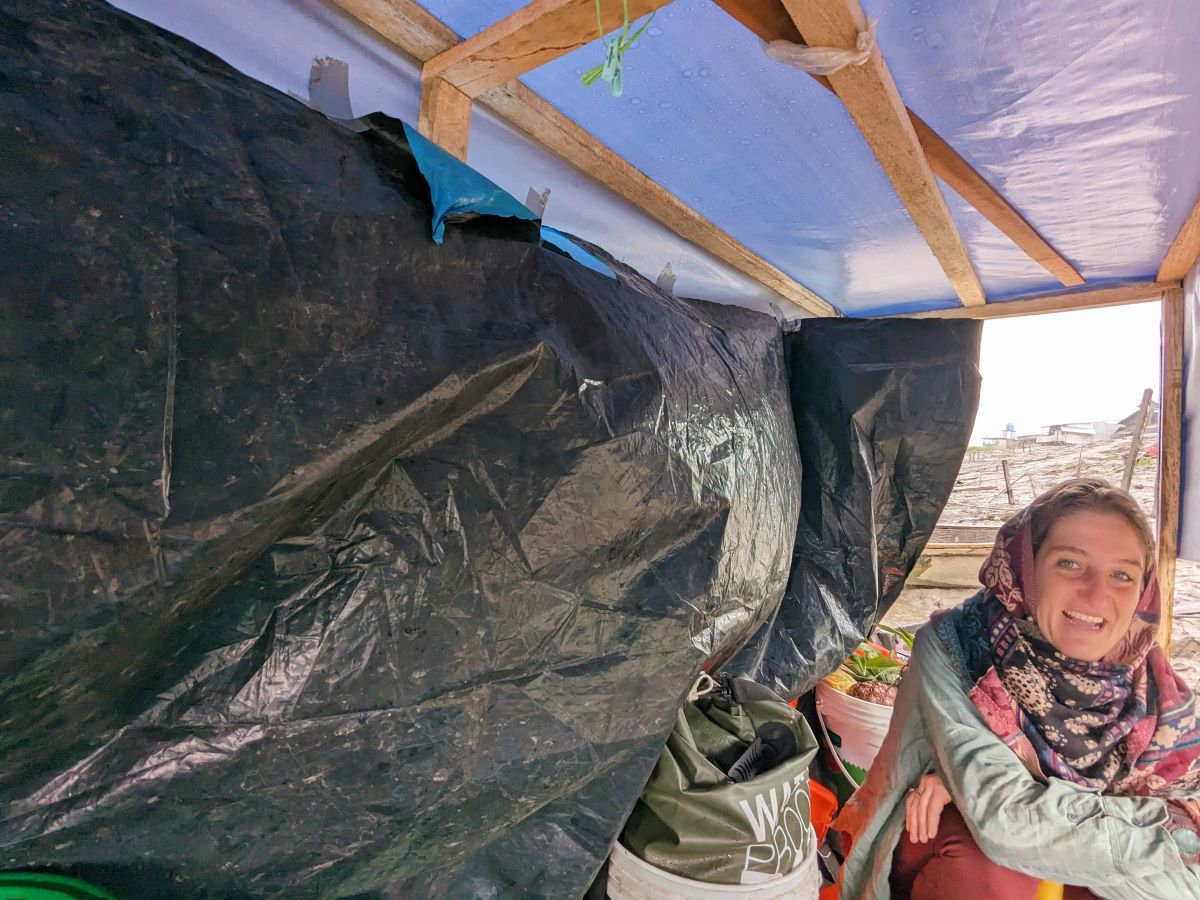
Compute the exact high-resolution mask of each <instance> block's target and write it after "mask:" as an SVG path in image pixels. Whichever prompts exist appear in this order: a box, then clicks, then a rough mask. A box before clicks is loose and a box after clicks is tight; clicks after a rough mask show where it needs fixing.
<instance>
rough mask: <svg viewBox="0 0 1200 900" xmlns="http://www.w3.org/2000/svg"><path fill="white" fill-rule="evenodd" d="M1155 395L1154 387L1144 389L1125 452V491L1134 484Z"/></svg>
mask: <svg viewBox="0 0 1200 900" xmlns="http://www.w3.org/2000/svg"><path fill="white" fill-rule="evenodd" d="M1153 396H1154V389H1153V388H1146V390H1144V391H1142V405H1141V406H1140V407H1138V415H1137V419H1135V420H1134V423H1133V437H1132V438H1131V439H1130V441H1129V452H1128V453H1126V454H1125V474H1123V475H1122V476H1121V490H1123V491H1127V490H1129V485H1131V484H1133V469H1134V466H1136V465H1137V461H1138V457H1139V456H1141V455H1142V433H1143V432H1144V431H1145V430H1146V415H1147V414H1148V413H1149V412H1150V398H1151V397H1153ZM1080 452H1081V453H1082V451H1080Z"/></svg>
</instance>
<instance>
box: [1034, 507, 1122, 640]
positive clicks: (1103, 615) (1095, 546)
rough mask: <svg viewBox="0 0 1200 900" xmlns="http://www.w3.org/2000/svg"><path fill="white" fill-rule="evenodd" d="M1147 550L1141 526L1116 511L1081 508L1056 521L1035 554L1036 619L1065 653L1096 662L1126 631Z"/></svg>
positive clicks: (1045, 632)
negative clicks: (1137, 528) (1140, 537)
mask: <svg viewBox="0 0 1200 900" xmlns="http://www.w3.org/2000/svg"><path fill="white" fill-rule="evenodd" d="M1144 555H1145V554H1144V551H1143V550H1142V545H1141V542H1140V541H1138V536H1137V532H1135V531H1134V530H1133V526H1131V525H1130V524H1129V522H1127V521H1126V520H1125V519H1124V518H1123V517H1122V516H1119V515H1117V514H1116V513H1107V512H1095V511H1092V510H1080V511H1078V512H1073V513H1069V514H1067V515H1065V516H1063V517H1062V518H1060V519H1059V520H1058V521H1057V522H1055V523H1054V524H1053V525H1052V526H1050V531H1049V532H1048V533H1047V535H1046V539H1045V541H1044V542H1043V543H1042V546H1041V548H1040V549H1039V550H1038V554H1037V559H1036V560H1035V567H1034V571H1035V575H1034V577H1035V579H1036V582H1035V584H1036V590H1037V611H1036V613H1035V619H1036V620H1037V624H1038V627H1039V628H1040V629H1041V630H1042V634H1044V635H1045V636H1046V638H1047V639H1048V640H1049V641H1050V643H1051V644H1053V645H1054V646H1055V648H1056V649H1057V650H1058V651H1059V652H1060V653H1063V654H1065V655H1067V656H1070V657H1073V658H1075V659H1081V660H1085V661H1087V662H1095V661H1096V660H1098V659H1100V658H1101V657H1103V656H1104V654H1106V653H1108V651H1109V650H1111V649H1112V648H1113V647H1115V646H1116V645H1117V642H1118V641H1120V640H1121V638H1122V637H1124V636H1125V633H1126V632H1127V631H1128V630H1129V623H1130V622H1131V621H1132V620H1133V613H1134V610H1135V609H1136V608H1137V603H1138V597H1139V596H1140V595H1141V592H1142V577H1143V575H1144V572H1143V569H1142V565H1143V562H1142V561H1143V558H1144Z"/></svg>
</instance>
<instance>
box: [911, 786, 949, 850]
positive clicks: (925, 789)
mask: <svg viewBox="0 0 1200 900" xmlns="http://www.w3.org/2000/svg"><path fill="white" fill-rule="evenodd" d="M949 804H950V792H949V791H947V790H946V786H945V785H944V784H942V779H941V778H939V777H938V776H937V775H936V774H934V773H931V774H929V775H922V776H921V780H920V781H919V782H918V783H917V786H916V787H915V788H910V789H909V791H908V795H907V796H906V798H905V801H904V824H905V825H906V826H907V828H908V839H909V840H910V841H912V842H913V843H914V844H924V843H926V842H928V841H931V840H933V837H934V835H936V834H937V831H938V824H939V823H940V822H941V821H942V810H943V809H945V808H946V807H947V806H948V805H949Z"/></svg>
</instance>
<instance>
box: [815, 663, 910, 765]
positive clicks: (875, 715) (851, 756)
mask: <svg viewBox="0 0 1200 900" xmlns="http://www.w3.org/2000/svg"><path fill="white" fill-rule="evenodd" d="M817 715H818V716H819V717H820V718H821V720H822V724H823V725H824V727H826V728H827V729H828V730H829V731H830V732H831V733H832V735H834V736H836V737H837V739H838V740H839V741H840V742H841V746H838V747H834V748H832V749H833V750H834V752H836V753H837V755H838V757H839V758H840V759H841V760H842V762H844V763H846V765H847V766H853V767H854V768H855V769H858V770H859V772H861V773H862V774H863V775H865V774H866V771H867V769H869V768H871V763H873V762H875V757H876V756H877V755H878V753H879V748H880V747H881V746H882V745H883V739H884V737H885V736H886V735H887V730H888V725H890V724H891V721H892V708H891V707H890V706H884V705H883V704H882V703H870V702H868V701H866V700H859V699H858V698H857V697H851V696H850V695H849V694H843V693H842V692H841V691H839V690H837V689H835V688H831V687H830V686H829V685H827V684H825V682H820V683H819V684H818V685H817ZM851 774H855V775H857V774H858V773H855V772H854V771H853V769H852V770H851ZM855 781H857V782H860V783H861V781H862V777H856V778H855Z"/></svg>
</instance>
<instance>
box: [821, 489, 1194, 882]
mask: <svg viewBox="0 0 1200 900" xmlns="http://www.w3.org/2000/svg"><path fill="white" fill-rule="evenodd" d="M1154 558H1155V554H1154V540H1153V535H1152V532H1151V531H1150V527H1149V525H1148V524H1147V522H1146V519H1145V516H1144V515H1143V513H1142V512H1141V509H1140V508H1139V507H1138V506H1137V504H1136V503H1135V502H1134V500H1133V499H1132V498H1131V497H1130V496H1129V495H1128V494H1126V493H1125V492H1123V491H1120V490H1117V489H1116V488H1113V487H1111V486H1110V485H1108V484H1107V483H1105V482H1103V481H1099V480H1096V479H1077V480H1075V481H1070V482H1066V483H1065V484H1062V485H1059V486H1058V487H1056V488H1053V489H1052V490H1050V491H1048V492H1047V493H1045V494H1043V495H1042V496H1040V497H1039V498H1037V499H1036V500H1035V501H1034V502H1033V503H1032V504H1030V506H1029V507H1027V508H1026V509H1024V510H1023V511H1022V512H1020V513H1019V514H1018V515H1016V516H1014V517H1013V518H1012V519H1011V520H1010V521H1009V522H1007V523H1006V524H1005V526H1004V527H1003V528H1002V529H1001V530H1000V533H999V535H998V536H997V539H996V546H995V548H994V549H993V551H992V553H991V555H990V556H989V557H988V559H987V561H986V562H985V563H984V565H983V567H982V569H981V570H980V581H981V582H982V583H983V589H982V590H981V591H980V592H979V593H978V594H976V595H975V596H974V597H972V598H971V599H970V600H968V601H966V602H965V603H964V604H963V605H962V606H960V607H958V608H956V609H953V610H949V611H947V612H946V613H944V614H942V615H940V616H938V617H936V618H935V619H934V620H933V622H932V623H931V625H930V626H929V627H927V628H925V629H923V630H922V631H921V633H920V634H919V635H918V637H917V641H916V646H915V648H914V653H913V662H912V667H911V669H910V671H909V673H908V674H907V675H906V676H905V678H904V679H903V681H902V682H901V684H900V691H899V695H898V697H897V700H896V707H895V713H894V715H893V718H892V725H891V731H890V733H889V735H888V740H887V741H886V742H885V744H884V747H883V751H882V752H881V754H880V756H879V757H878V758H877V760H876V764H875V766H873V767H872V769H871V772H870V775H869V777H868V779H867V782H866V783H865V784H864V785H863V787H862V789H861V790H860V791H859V792H858V793H856V794H855V795H854V797H852V798H851V800H850V802H849V803H848V804H847V806H846V809H845V810H844V811H843V812H842V815H841V816H840V817H839V818H838V820H837V821H836V822H835V823H834V827H835V828H837V829H839V830H841V831H843V832H845V833H847V834H848V835H849V836H850V837H851V838H852V839H853V846H852V849H851V851H850V854H849V856H848V858H847V860H846V865H845V867H844V870H843V883H842V896H852V897H866V898H885V897H889V896H895V897H902V898H914V900H922V898H934V897H947V896H958V895H969V896H972V897H979V898H1006V900H1020V898H1027V900H1033V898H1034V896H1035V895H1036V894H1037V891H1038V886H1039V881H1040V880H1042V879H1045V880H1048V881H1054V882H1059V883H1062V884H1066V885H1068V887H1067V889H1066V896H1067V897H1068V898H1075V897H1091V896H1093V894H1092V893H1091V892H1092V891H1095V892H1096V893H1097V894H1100V895H1101V896H1104V897H1107V898H1115V900H1121V898H1135V897H1136V898H1143V900H1144V898H1153V897H1161V898H1164V900H1165V898H1178V897H1200V868H1198V863H1200V836H1198V835H1200V722H1198V721H1197V710H1196V705H1195V700H1194V698H1193V696H1192V694H1191V692H1190V691H1189V690H1188V689H1187V688H1186V686H1185V685H1184V684H1183V682H1182V681H1181V680H1180V679H1179V678H1178V677H1177V676H1176V675H1175V674H1174V672H1173V671H1172V670H1171V667H1170V664H1169V663H1168V662H1167V659H1166V656H1165V654H1164V653H1163V651H1162V648H1161V647H1159V646H1157V645H1156V644H1155V642H1154V640H1155V635H1156V632H1157V627H1158V618H1159V595H1158V583H1157V579H1156V578H1155V574H1154V564H1153V561H1154Z"/></svg>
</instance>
